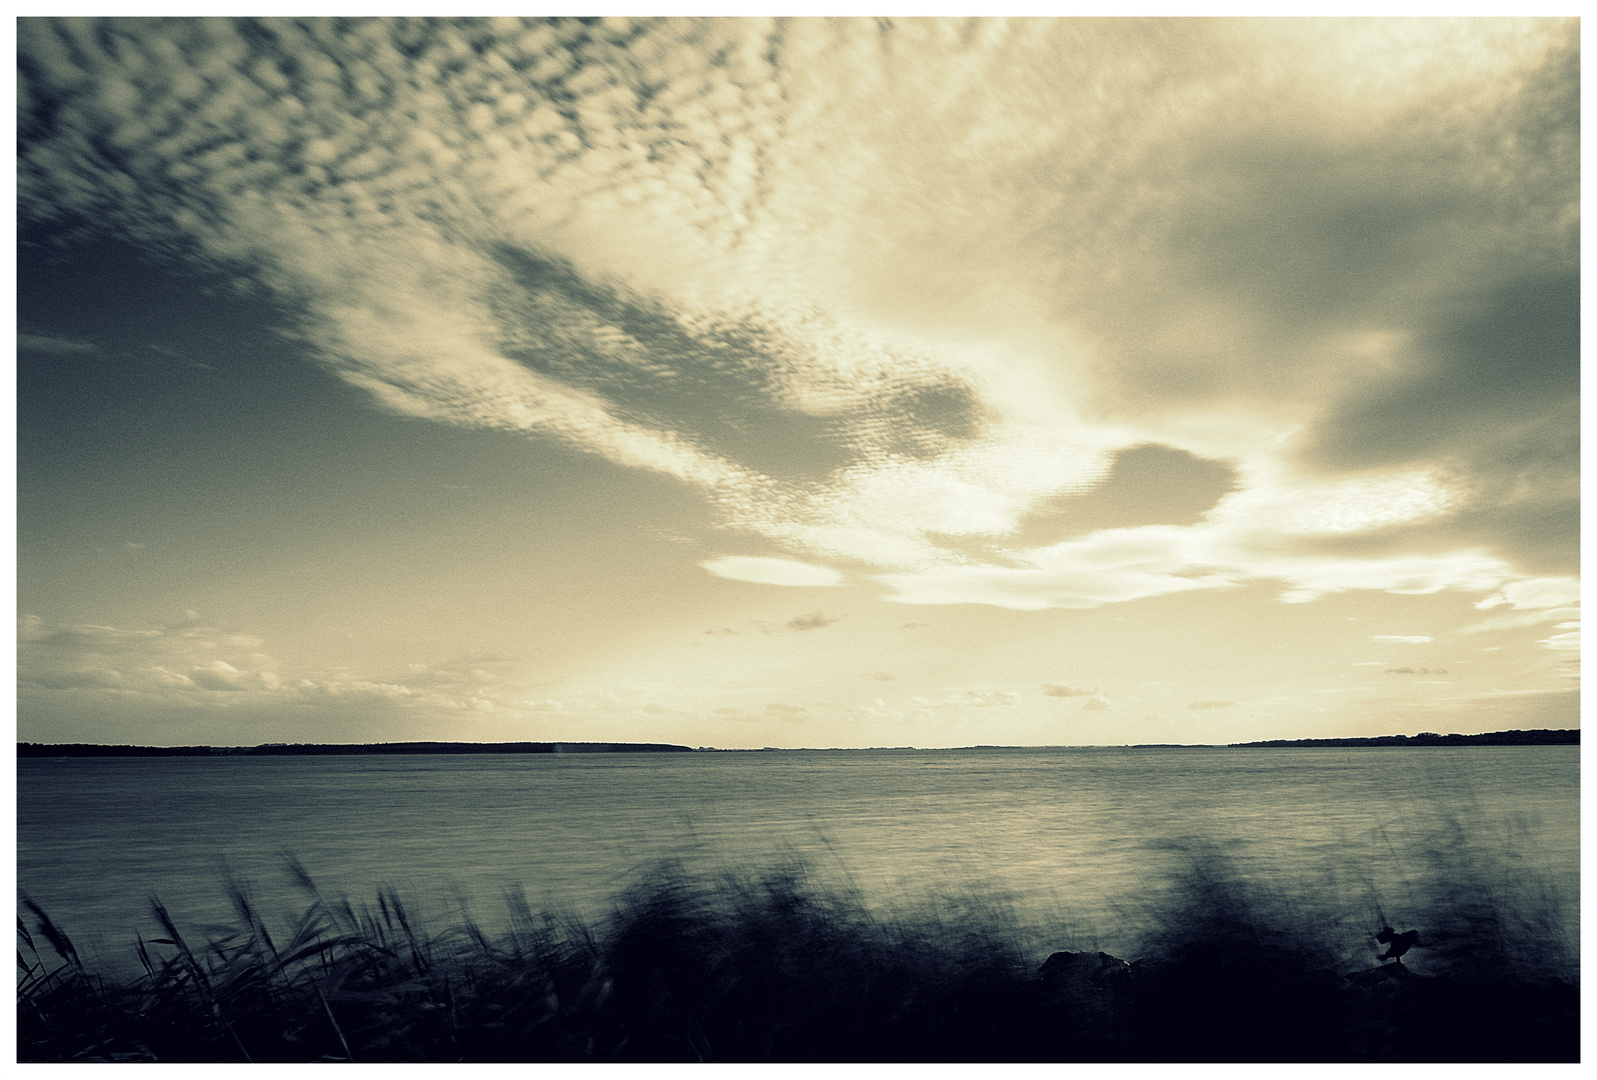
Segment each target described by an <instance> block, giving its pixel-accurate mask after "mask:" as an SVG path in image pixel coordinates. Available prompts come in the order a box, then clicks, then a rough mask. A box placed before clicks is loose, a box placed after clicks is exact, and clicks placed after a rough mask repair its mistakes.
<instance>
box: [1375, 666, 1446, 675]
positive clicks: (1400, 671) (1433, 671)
mask: <svg viewBox="0 0 1597 1080" xmlns="http://www.w3.org/2000/svg"><path fill="white" fill-rule="evenodd" d="M1386 674H1388V675H1446V674H1447V669H1446V668H1423V667H1422V668H1413V667H1397V668H1387V669H1386Z"/></svg>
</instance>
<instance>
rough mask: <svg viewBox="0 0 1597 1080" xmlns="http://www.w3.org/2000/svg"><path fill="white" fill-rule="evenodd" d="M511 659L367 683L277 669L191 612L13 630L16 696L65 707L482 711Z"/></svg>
mask: <svg viewBox="0 0 1597 1080" xmlns="http://www.w3.org/2000/svg"><path fill="white" fill-rule="evenodd" d="M511 662H512V661H510V660H508V659H506V658H502V657H469V656H468V657H462V658H459V659H457V660H454V661H450V662H448V663H444V664H412V665H410V666H409V667H407V669H406V670H405V671H403V672H400V673H393V674H390V675H386V676H375V677H374V676H366V675H362V674H360V673H357V672H350V671H320V672H318V671H292V672H285V671H283V670H282V669H281V665H280V664H279V663H278V662H277V661H276V660H275V659H273V658H272V656H271V655H269V654H268V653H267V652H266V650H265V643H264V642H263V641H261V639H259V638H257V637H255V636H253V635H250V634H245V633H240V632H238V631H234V630H228V629H226V628H223V627H218V626H215V625H212V624H209V623H207V622H206V621H205V620H203V619H201V618H200V617H199V616H198V615H195V614H194V613H192V612H191V613H190V614H189V617H188V618H187V619H186V620H185V621H183V622H180V623H174V624H171V625H167V626H161V627H156V628H151V629H139V630H128V629H119V628H117V627H111V626H94V625H54V624H50V623H46V622H45V621H43V620H42V619H39V618H38V617H37V616H32V615H24V616H22V617H21V618H20V619H19V620H18V624H17V686H18V695H19V697H20V698H22V699H24V700H33V701H37V700H39V699H40V698H41V696H43V697H46V698H49V699H55V700H60V699H63V698H64V699H65V700H66V702H67V703H68V704H70V702H71V701H74V700H83V695H88V696H89V698H99V699H106V698H109V699H114V700H118V701H121V702H123V703H125V704H130V705H132V704H137V705H159V706H169V707H170V706H178V707H220V708H235V707H240V706H249V705H254V704H260V703H266V702H270V703H273V704H278V705H281V704H300V705H330V704H341V705H367V706H385V707H388V706H403V707H406V708H419V709H425V710H433V711H447V712H458V711H462V710H465V711H477V712H491V711H493V710H494V709H495V708H498V707H502V706H503V705H504V704H505V703H506V699H505V697H504V694H503V691H502V688H501V686H500V683H501V682H502V676H501V675H500V674H499V672H500V670H502V669H503V667H504V666H505V665H506V664H508V663H511Z"/></svg>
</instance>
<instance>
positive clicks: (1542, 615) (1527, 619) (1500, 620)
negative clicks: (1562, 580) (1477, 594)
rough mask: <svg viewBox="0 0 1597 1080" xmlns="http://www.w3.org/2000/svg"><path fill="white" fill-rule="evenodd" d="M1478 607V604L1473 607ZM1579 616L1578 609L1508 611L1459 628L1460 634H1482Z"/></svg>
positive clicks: (1556, 608)
mask: <svg viewBox="0 0 1597 1080" xmlns="http://www.w3.org/2000/svg"><path fill="white" fill-rule="evenodd" d="M1475 606H1476V607H1480V605H1479V604H1476V605H1475ZM1579 615H1580V609H1579V608H1575V607H1566V608H1558V607H1555V608H1535V609H1532V610H1529V611H1510V612H1504V613H1502V614H1498V615H1488V616H1487V617H1486V618H1484V619H1482V620H1481V621H1480V622H1477V623H1470V624H1469V625H1468V626H1462V627H1459V629H1458V633H1460V634H1484V633H1489V632H1491V631H1495V630H1513V629H1517V628H1518V627H1521V626H1537V625H1539V624H1541V623H1548V622H1551V623H1556V622H1562V621H1564V620H1568V619H1573V618H1576V617H1577V616H1579Z"/></svg>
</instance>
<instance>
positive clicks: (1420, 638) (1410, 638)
mask: <svg viewBox="0 0 1597 1080" xmlns="http://www.w3.org/2000/svg"><path fill="white" fill-rule="evenodd" d="M1370 640H1371V641H1378V642H1380V643H1382V644H1383V645H1424V644H1425V643H1426V642H1428V641H1430V640H1431V639H1430V638H1429V637H1427V636H1425V635H1424V634H1371V635H1370Z"/></svg>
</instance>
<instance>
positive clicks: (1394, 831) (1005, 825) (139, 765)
mask: <svg viewBox="0 0 1597 1080" xmlns="http://www.w3.org/2000/svg"><path fill="white" fill-rule="evenodd" d="M17 800H18V829H17V832H18V885H19V889H20V890H21V891H23V892H26V893H27V894H29V895H30V896H32V897H33V898H34V899H35V900H37V901H38V902H39V903H40V904H41V905H42V906H44V908H45V909H46V910H47V911H49V912H51V913H52V915H53V916H54V917H55V918H56V920H57V921H58V922H59V923H60V924H61V925H62V926H63V927H64V928H65V929H66V930H67V931H68V933H70V934H72V935H73V936H74V938H75V939H77V940H78V941H79V944H80V947H85V948H86V949H88V950H92V951H102V950H106V949H110V950H112V951H116V952H120V951H122V949H123V946H124V943H125V942H127V941H130V940H131V938H132V935H133V933H134V932H135V931H144V932H145V933H146V934H148V933H149V930H150V926H151V922H150V919H149V916H148V910H149V908H148V898H149V897H150V896H151V895H158V896H159V897H160V898H161V899H162V900H163V901H165V902H166V904H167V905H168V906H169V907H170V908H171V909H172V911H173V913H174V915H175V916H176V917H177V918H178V920H179V924H180V926H181V925H184V924H188V925H196V924H203V923H206V922H209V921H214V920H218V919H223V918H225V916H226V911H227V906H226V902H225V899H224V893H223V889H222V877H223V868H224V866H225V867H227V868H230V869H231V871H232V872H233V873H234V875H235V876H236V877H238V878H239V879H241V880H242V881H244V882H246V883H248V884H249V886H250V888H251V892H252V894H253V895H254V896H255V897H256V899H257V900H258V901H259V902H260V905H261V906H262V907H263V908H264V909H265V910H267V911H269V912H270V911H280V912H283V913H285V914H286V913H288V912H290V911H293V910H296V903H299V897H298V895H297V894H296V893H295V891H294V889H293V887H292V886H291V884H290V883H289V881H288V879H287V877H286V875H285V874H284V872H283V870H282V867H283V858H282V856H283V854H285V853H288V854H292V855H294V856H296V857H297V858H298V859H299V860H300V861H301V862H302V863H303V864H304V866H305V867H306V868H307V869H308V870H309V871H310V873H311V874H312V876H313V877H315V878H316V879H317V881H318V882H319V883H320V884H321V885H322V886H323V887H324V888H326V889H330V890H333V891H340V892H345V893H347V894H348V895H349V896H350V898H351V899H353V900H355V901H357V902H359V901H365V900H370V899H372V898H374V896H375V892H376V888H377V886H379V885H393V886H396V887H397V888H399V890H400V891H401V893H402V895H404V896H406V897H407V898H409V899H411V900H412V901H413V902H414V903H415V904H417V905H419V906H420V907H421V908H422V910H424V911H426V912H429V913H431V914H432V915H433V916H434V917H435V918H437V919H439V920H444V919H448V918H453V917H455V916H458V915H459V914H460V909H461V908H462V907H464V908H466V909H467V911H468V912H469V914H470V915H471V916H472V917H474V918H476V919H477V920H478V921H479V922H481V923H483V924H484V925H486V926H490V927H491V926H493V925H494V924H495V922H496V920H498V919H499V918H501V916H502V912H503V911H504V905H503V896H504V893H505V891H506V890H507V889H514V888H518V887H519V888H523V889H525V890H526V892H527V894H528V896H529V898H531V899H532V901H533V902H534V904H535V905H538V904H543V905H546V906H550V907H557V908H561V909H565V910H569V911H572V912H574V913H577V914H581V915H584V916H587V917H590V918H591V917H595V916H601V915H603V913H604V912H606V911H607V910H608V905H609V904H610V901H611V900H612V898H614V897H615V896H616V895H617V894H618V892H620V891H621V890H622V889H624V888H625V887H626V886H628V885H629V884H631V883H634V882H636V881H638V880H639V879H640V878H641V877H643V876H645V875H647V874H648V873H649V872H650V871H652V870H655V869H656V868H658V867H659V866H660V865H661V864H662V862H663V861H665V860H668V859H674V860H678V862H679V864H680V865H681V866H682V867H683V868H685V869H686V870H687V871H689V872H699V871H716V870H719V869H732V870H741V871H750V870H753V871H758V870H761V869H763V868H770V867H777V866H783V865H789V864H792V863H794V862H802V863H803V864H804V865H805V866H807V867H808V869H809V872H810V873H811V874H812V875H813V876H815V877H817V878H820V879H821V880H823V881H827V882H830V883H834V884H846V885H848V886H850V887H853V888H856V889H858V890H860V891H862V892H863V894H864V895H865V896H866V897H867V898H869V899H870V900H871V901H872V902H873V903H880V904H882V905H883V906H884V908H886V907H890V906H891V905H895V904H898V905H902V904H917V903H924V902H927V901H928V898H932V897H938V896H942V897H945V898H947V897H949V896H951V895H956V894H967V895H974V896H977V897H980V898H984V902H986V903H988V904H997V903H1000V902H1001V903H1003V904H1005V905H1007V908H1008V910H1010V911H1011V912H1012V913H1013V914H1014V916H1015V918H1016V919H1017V920H1019V922H1020V923H1022V924H1024V925H1025V926H1027V927H1031V928H1033V929H1035V930H1036V931H1037V933H1038V934H1039V940H1043V939H1047V940H1048V941H1051V942H1052V943H1053V944H1054V945H1056V946H1057V947H1069V946H1070V945H1071V944H1075V945H1078V946H1087V945H1091V946H1092V947H1095V948H1106V949H1109V950H1110V951H1116V950H1124V951H1121V953H1120V955H1127V954H1128V951H1133V952H1134V950H1135V948H1136V944H1135V940H1134V937H1135V933H1134V929H1135V927H1136V925H1138V918H1139V916H1140V915H1142V914H1145V913H1147V912H1149V911H1152V910H1153V909H1154V908H1156V907H1157V905H1158V903H1159V901H1160V898H1161V897H1162V896H1163V895H1164V890H1165V888H1166V887H1167V882H1168V880H1169V875H1170V874H1171V873H1173V872H1176V871H1179V870H1180V869H1181V868H1182V867H1183V866H1185V865H1188V863H1189V860H1190V859H1191V858H1192V856H1193V853H1194V852H1200V853H1201V852H1208V853H1211V854H1214V855H1218V856H1223V857H1224V859H1225V860H1226V861H1227V864H1228V865H1230V866H1231V867H1233V868H1234V869H1235V872H1236V873H1237V874H1238V875H1240V876H1242V877H1243V878H1245V879H1246V880H1247V881H1248V882H1250V883H1251V884H1253V885H1255V886H1257V887H1258V888H1260V889H1264V890H1268V891H1270V892H1271V893H1272V894H1274V895H1277V896H1279V897H1281V898H1284V901H1285V902H1291V903H1301V904H1302V905H1304V907H1303V910H1304V912H1305V913H1306V917H1307V913H1309V912H1310V911H1314V912H1331V913H1332V914H1333V915H1338V914H1339V915H1341V916H1343V917H1349V918H1352V919H1353V920H1354V922H1355V923H1357V924H1358V925H1360V926H1362V925H1363V923H1364V922H1368V920H1369V918H1370V917H1371V916H1370V912H1371V911H1372V910H1373V909H1374V908H1375V907H1376V905H1379V910H1380V911H1381V912H1382V913H1383V914H1385V915H1386V916H1387V917H1389V918H1391V919H1392V920H1394V921H1397V922H1404V923H1411V924H1415V925H1419V924H1420V923H1421V922H1422V920H1423V918H1424V911H1425V908H1426V907H1427V905H1430V904H1434V903H1435V902H1436V898H1437V897H1438V896H1440V895H1444V894H1445V893H1446V892H1447V890H1449V889H1456V888H1457V887H1458V886H1459V884H1460V882H1461V881H1464V880H1466V879H1467V880H1468V881H1469V882H1471V883H1473V884H1474V885H1476V886H1478V887H1479V888H1481V889H1484V890H1486V891H1487V892H1488V893H1490V895H1491V896H1492V897H1493V898H1494V899H1495V901H1496V902H1498V903H1501V904H1506V905H1509V906H1516V905H1517V906H1522V907H1526V908H1527V909H1534V910H1535V911H1537V912H1543V913H1548V914H1549V917H1550V918H1551V919H1552V920H1553V921H1554V922H1556V923H1557V924H1558V925H1559V926H1560V928H1561V932H1562V933H1563V934H1565V935H1566V936H1567V938H1568V940H1567V942H1566V947H1568V948H1569V949H1570V950H1572V951H1573V950H1574V948H1575V947H1576V913H1577V910H1578V905H1579V833H1578V819H1579V810H1578V806H1579V748H1578V747H1461V748H1436V749H1391V748H1360V749H1352V750H1337V749H1328V748H1316V749H1307V748H1304V749H1279V750H1221V749H1215V750H1125V749H1042V750H1037V749H1026V750H1003V749H993V750H960V751H949V750H930V751H849V752H836V751H832V752H825V751H795V752H783V753H770V752H766V753H716V754H710V753H698V754H618V755H601V754H595V755H559V756H556V755H527V756H497V755H495V756H489V755H484V756H469V757H441V756H414V757H412V756H404V757H397V756H396V757H387V756H384V757H321V758H296V757H283V758H215V759H193V758H145V759H114V758H73V759H56V760H35V759H29V760H23V761H20V762H19V763H18V787H17ZM299 906H300V907H301V908H302V906H303V905H302V903H300V904H299ZM1360 933H1361V934H1362V935H1365V936H1367V933H1368V931H1367V930H1362V931H1360Z"/></svg>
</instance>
